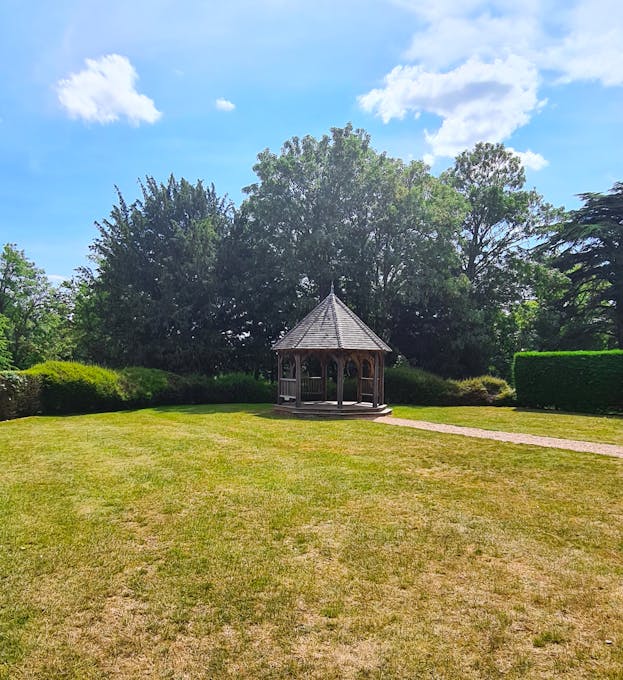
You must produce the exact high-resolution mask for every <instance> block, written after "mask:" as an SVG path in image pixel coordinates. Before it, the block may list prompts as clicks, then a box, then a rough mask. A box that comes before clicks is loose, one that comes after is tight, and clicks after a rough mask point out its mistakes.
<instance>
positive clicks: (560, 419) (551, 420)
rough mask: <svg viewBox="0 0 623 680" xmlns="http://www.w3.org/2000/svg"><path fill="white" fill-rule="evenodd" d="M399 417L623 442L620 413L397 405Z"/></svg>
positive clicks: (395, 409) (614, 442)
mask: <svg viewBox="0 0 623 680" xmlns="http://www.w3.org/2000/svg"><path fill="white" fill-rule="evenodd" d="M392 415H394V416H396V417H398V418H410V419H411V420H427V421H429V422H433V423H446V424H448V425H463V426H466V427H480V428H482V429H484V430H502V431H504V432H525V433H527V434H537V435H543V436H544V437H562V438H564V439H580V440H584V441H592V442H603V443H604V444H619V445H623V416H592V415H582V414H578V413H561V412H560V411H536V410H530V409H523V408H513V407H507V406H396V407H395V408H394V412H393V414H392Z"/></svg>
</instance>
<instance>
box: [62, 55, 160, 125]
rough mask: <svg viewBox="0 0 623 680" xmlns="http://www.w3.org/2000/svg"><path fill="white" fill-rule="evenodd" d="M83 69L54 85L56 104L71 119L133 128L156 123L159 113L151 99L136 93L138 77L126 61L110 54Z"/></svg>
mask: <svg viewBox="0 0 623 680" xmlns="http://www.w3.org/2000/svg"><path fill="white" fill-rule="evenodd" d="M85 63H86V68H85V69H83V70H82V71H79V72H78V73H72V74H70V75H69V77H68V78H66V79H63V80H60V81H59V82H58V83H57V92H58V100H59V102H60V103H61V105H62V106H63V108H64V109H65V110H66V111H67V113H69V115H70V116H71V117H72V118H81V119H82V120H85V121H88V122H95V123H113V122H115V121H118V120H120V119H121V118H125V119H126V120H128V121H129V122H130V123H132V124H133V125H138V124H139V123H142V122H145V123H155V122H156V121H157V120H158V119H159V118H160V117H161V116H162V113H161V112H160V111H158V109H156V106H155V105H154V102H153V100H152V99H150V98H149V97H147V96H146V95H144V94H140V93H139V92H137V90H136V81H137V80H138V74H137V73H136V70H135V69H134V67H133V66H132V64H131V63H130V60H129V59H128V58H127V57H123V56H121V55H119V54H109V55H106V56H104V57H101V58H100V59H86V61H85Z"/></svg>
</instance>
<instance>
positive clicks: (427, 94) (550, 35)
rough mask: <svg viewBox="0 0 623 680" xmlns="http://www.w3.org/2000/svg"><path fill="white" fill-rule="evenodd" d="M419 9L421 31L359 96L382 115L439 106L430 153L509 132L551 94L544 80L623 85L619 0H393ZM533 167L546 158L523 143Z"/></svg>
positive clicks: (448, 153) (411, 9)
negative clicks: (376, 84) (544, 93)
mask: <svg viewBox="0 0 623 680" xmlns="http://www.w3.org/2000/svg"><path fill="white" fill-rule="evenodd" d="M392 1H393V3H394V4H396V5H398V6H400V7H402V8H404V9H405V10H407V11H409V12H410V13H412V14H413V16H414V17H415V20H416V31H415V33H414V35H413V38H412V41H411V44H410V46H409V47H408V49H407V50H406V51H405V54H404V57H405V59H406V61H407V63H406V64H403V65H399V66H396V67H395V68H394V69H393V70H392V71H390V72H389V73H388V74H387V75H386V76H385V78H384V83H383V87H381V88H377V89H373V90H371V91H370V92H368V93H367V94H364V95H362V96H360V97H359V104H360V106H361V107H362V108H363V109H364V110H366V111H369V112H373V113H375V114H376V115H378V116H379V117H381V118H382V119H383V121H384V122H385V123H387V122H389V121H390V120H392V119H393V118H398V119H402V118H404V116H405V115H406V114H407V113H409V114H414V115H420V114H421V113H423V112H426V113H432V114H434V115H437V116H439V117H440V119H441V124H440V127H439V128H438V129H437V130H433V131H427V130H425V131H424V136H425V139H426V141H427V142H428V143H429V145H430V147H431V154H428V158H429V161H430V159H433V160H434V157H435V156H453V155H455V154H456V153H457V152H458V151H460V150H462V149H464V148H467V147H469V146H472V145H473V144H474V143H475V142H478V141H488V142H499V141H505V140H508V139H509V138H510V137H511V136H512V134H513V133H514V132H515V130H517V129H518V128H520V127H522V126H524V125H526V124H527V123H528V122H529V121H530V120H531V118H532V116H533V115H534V114H535V113H536V112H537V111H538V110H539V108H540V107H541V106H543V105H544V104H545V102H544V101H542V100H541V98H540V97H539V87H540V86H541V85H542V83H543V82H550V83H559V84H560V83H571V82H576V81H598V82H600V83H601V84H602V85H603V86H616V85H623V50H621V47H620V46H621V43H622V42H623V3H621V2H620V0H575V1H572V2H568V1H565V0H524V1H523V2H522V3H517V2H516V1H515V0H463V1H462V2H460V3H459V2H456V0H436V2H430V0H392ZM518 153H519V155H520V157H521V158H522V161H523V162H524V164H525V165H526V167H530V168H532V169H540V168H542V167H545V165H546V164H547V161H546V160H545V159H544V158H543V157H542V156H541V155H540V154H538V153H535V152H533V151H525V152H518Z"/></svg>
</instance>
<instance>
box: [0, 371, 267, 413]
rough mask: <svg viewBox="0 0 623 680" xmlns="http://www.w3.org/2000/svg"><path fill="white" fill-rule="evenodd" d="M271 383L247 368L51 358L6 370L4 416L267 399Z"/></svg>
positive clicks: (0, 385) (0, 378)
mask: <svg viewBox="0 0 623 680" xmlns="http://www.w3.org/2000/svg"><path fill="white" fill-rule="evenodd" d="M275 397H276V394H275V388H274V385H272V384H271V383H269V382H267V381H265V380H261V379H257V378H254V377H253V376H251V375H248V374H244V373H225V374H222V375H218V376H213V377H206V376H202V375H187V376H181V375H177V374H175V373H171V372H169V371H162V370H160V369H154V368H140V367H130V368H124V369H121V370H119V371H116V370H111V369H105V368H102V367H100V366H90V365H85V364H80V363H77V362H61V361H47V362H45V363H42V364H37V365H35V366H32V367H31V368H30V369H28V370H26V371H21V372H16V371H6V372H3V373H0V420H3V419H8V418H17V417H20V416H24V415H34V414H36V413H39V412H42V413H44V414H55V413H90V412H96V411H116V410H121V409H126V408H140V407H145V406H161V405H167V404H194V403H201V404H218V403H265V402H273V401H274V400H275Z"/></svg>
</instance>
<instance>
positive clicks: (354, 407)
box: [273, 286, 391, 418]
mask: <svg viewBox="0 0 623 680" xmlns="http://www.w3.org/2000/svg"><path fill="white" fill-rule="evenodd" d="M273 350H275V352H277V376H278V395H277V404H276V405H275V409H276V410H277V411H279V412H281V413H291V414H294V415H298V416H332V417H340V418H344V417H353V418H361V417H365V416H369V417H377V416H379V415H387V414H389V413H391V409H390V408H388V406H387V404H385V384H384V371H385V354H386V353H387V352H390V351H391V348H390V347H389V346H388V345H387V344H386V343H385V342H383V340H381V338H379V336H378V335H376V333H375V332H374V331H373V330H372V329H371V328H369V327H368V326H366V324H365V323H364V322H363V321H362V320H361V319H360V318H359V317H358V316H357V315H356V314H355V313H354V312H353V311H352V310H350V309H349V308H348V307H347V306H346V305H345V304H344V303H343V302H342V301H341V300H340V299H339V298H338V296H337V295H336V294H335V292H334V291H333V286H332V287H331V292H330V293H329V295H327V297H326V298H325V299H324V300H323V301H322V302H321V303H320V304H319V305H318V306H317V307H316V308H315V309H313V310H312V311H311V312H310V313H309V314H308V315H307V316H306V317H305V318H304V319H303V320H302V321H301V322H300V323H298V324H297V325H296V326H295V327H294V328H292V330H290V331H289V332H288V333H287V334H286V335H284V337H283V338H281V340H279V341H277V342H276V343H275V344H274V345H273ZM345 374H346V376H347V388H348V389H349V390H350V392H351V394H350V395H346V396H349V397H350V399H345V398H344V397H345ZM348 378H350V379H348ZM332 379H334V382H333V380H332Z"/></svg>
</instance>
